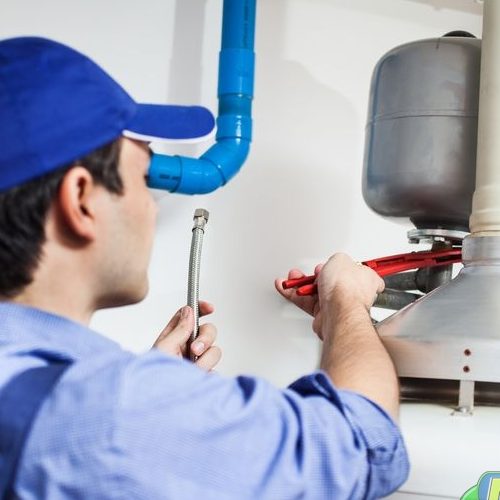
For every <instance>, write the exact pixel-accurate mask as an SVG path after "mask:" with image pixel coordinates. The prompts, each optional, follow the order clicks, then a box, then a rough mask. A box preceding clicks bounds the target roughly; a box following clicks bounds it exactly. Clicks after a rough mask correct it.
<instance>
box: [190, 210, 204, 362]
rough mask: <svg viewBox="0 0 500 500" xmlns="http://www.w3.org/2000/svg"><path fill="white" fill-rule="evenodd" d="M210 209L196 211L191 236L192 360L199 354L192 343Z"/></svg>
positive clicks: (195, 335)
mask: <svg viewBox="0 0 500 500" xmlns="http://www.w3.org/2000/svg"><path fill="white" fill-rule="evenodd" d="M208 215H209V214H208V211H207V210H205V209H203V208H197V209H196V210H195V212H194V216H193V220H194V225H193V235H192V238H191V252H190V254H189V275H188V294H187V305H188V306H190V307H191V308H192V309H193V312H194V329H193V332H192V333H191V336H190V338H189V341H188V345H187V348H188V349H187V356H189V358H190V359H191V361H196V359H197V356H194V355H193V354H191V343H192V342H193V341H194V340H195V339H196V337H197V336H198V331H199V328H200V310H199V300H200V264H201V248H202V245H203V235H204V234H205V226H206V224H207V222H208Z"/></svg>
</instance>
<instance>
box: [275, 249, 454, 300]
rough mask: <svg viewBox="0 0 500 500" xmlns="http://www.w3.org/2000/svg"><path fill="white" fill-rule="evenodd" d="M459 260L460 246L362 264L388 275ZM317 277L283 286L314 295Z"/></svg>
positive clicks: (288, 281) (301, 294)
mask: <svg viewBox="0 0 500 500" xmlns="http://www.w3.org/2000/svg"><path fill="white" fill-rule="evenodd" d="M457 262H462V250H461V249H460V248H452V249H449V250H437V251H432V250H426V251H423V252H410V253H401V254H398V255H391V256H389V257H381V258H379V259H373V260H366V261H364V262H362V263H361V264H363V265H364V266H368V267H370V268H371V269H373V270H374V271H376V272H377V274H378V275H379V276H388V275H389V274H396V273H401V272H403V271H409V270H410V269H420V268H423V267H435V266H445V265H449V264H455V263H457ZM316 278H317V276H303V277H302V278H297V279H292V280H285V281H283V283H282V286H283V288H284V289H285V290H286V289H287V288H296V289H297V290H296V291H297V295H300V296H304V295H314V294H315V293H317V291H318V290H317V286H316V284H315V281H316Z"/></svg>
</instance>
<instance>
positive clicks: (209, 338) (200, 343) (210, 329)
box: [191, 323, 217, 356]
mask: <svg viewBox="0 0 500 500" xmlns="http://www.w3.org/2000/svg"><path fill="white" fill-rule="evenodd" d="M216 337H217V328H216V327H215V326H214V325H212V324H211V323H206V324H204V325H201V326H200V330H199V334H198V336H197V337H196V340H195V341H194V342H193V343H192V344H191V351H192V353H193V354H195V355H196V356H201V355H202V354H203V353H204V352H205V351H206V350H207V349H209V348H210V347H211V346H212V345H213V343H214V342H215V339H216Z"/></svg>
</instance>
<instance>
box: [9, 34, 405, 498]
mask: <svg viewBox="0 0 500 500" xmlns="http://www.w3.org/2000/svg"><path fill="white" fill-rule="evenodd" d="M212 127H213V119H212V117H211V115H210V114H209V113H208V112H207V111H206V110H204V109H202V108H185V109H181V108H176V107H167V106H152V105H138V104H136V103H135V102H134V101H133V100H132V99H131V98H130V97H129V96H128V95H127V94H126V93H125V91H123V89H121V87H119V86H118V84H117V83H116V82H114V81H113V80H112V79H111V78H110V77H109V76H108V75H107V74H105V73H104V72H103V71H102V70H101V69H100V68H99V67H98V66H96V65H95V64H94V63H93V62H92V61H90V60H89V59H87V58H86V57H85V56H83V55H81V54H79V53H78V52H76V51H74V50H72V49H70V48H68V47H66V46H64V45H61V44H58V43H56V42H53V41H50V40H46V39H41V38H17V39H10V40H5V41H3V42H0V144H1V147H0V266H1V269H2V273H1V276H0V296H1V298H2V301H1V303H0V367H1V368H0V467H1V469H0V470H1V473H0V497H2V498H3V496H4V495H5V498H15V497H19V498H22V499H35V498H36V499H40V498H47V499H51V500H52V499H55V500H57V499H68V498H85V499H103V498H116V497H120V498H138V499H156V498H158V499H160V498H161V499H163V498H166V499H194V498H203V499H217V500H221V499H238V500H239V499H279V500H281V499H292V498H308V499H322V498H333V499H335V500H342V499H361V498H378V497H380V496H384V495H387V494H388V493H390V492H391V491H393V490H394V489H396V488H397V487H398V486H399V485H400V484H401V483H402V482H403V481H404V480H405V478H406V476H407V473H408V461H407V455H406V451H405V448H404V444H403V441H402V438H401V435H400V432H399V430H398V427H397V425H396V423H395V421H396V420H397V414H398V383H397V377H396V375H395V372H394V368H393V365H392V363H391V360H390V359H389V357H388V355H387V353H386V351H385V350H384V348H383V346H382V344H381V342H380V340H379V338H378V336H377V334H376V332H375V330H374V329H373V327H372V325H371V321H370V317H369V314H368V309H369V307H370V306H371V305H372V302H373V299H374V297H375V295H376V293H377V292H380V291H381V290H382V289H383V282H382V280H381V279H380V278H379V277H378V276H377V275H376V274H375V273H374V272H373V271H371V270H370V269H368V268H366V267H363V266H358V265H356V264H355V263H353V262H352V261H351V260H350V259H349V258H348V257H347V256H344V255H336V256H334V257H332V258H331V259H330V260H329V261H328V262H327V263H326V264H325V265H324V266H323V267H321V266H318V268H317V269H316V274H317V276H318V278H317V284H318V296H317V297H306V298H300V297H297V296H296V295H295V293H294V292H293V291H285V290H283V289H282V288H281V285H280V281H279V280H278V281H277V283H276V286H277V288H278V291H279V292H280V293H281V294H282V295H283V296H284V297H286V298H287V299H289V300H291V301H292V302H294V303H295V304H296V305H297V306H299V307H301V308H302V309H304V310H305V311H307V312H308V313H310V314H312V315H313V316H314V323H313V328H314V330H315V332H316V333H317V334H318V335H319V336H320V338H322V339H323V353H322V359H321V369H322V371H318V372H315V373H313V374H310V375H308V376H305V377H303V378H301V379H299V380H298V381H296V382H295V383H293V384H292V385H291V386H290V387H289V388H288V389H286V390H278V389H276V388H275V387H273V386H271V385H270V384H268V383H267V382H265V381H264V380H261V379H257V378H252V377H238V378H225V377H222V376H219V375H217V374H214V373H207V371H209V370H211V369H212V368H213V367H214V366H215V365H216V363H217V362H218V360H219V357H220V351H219V349H218V348H217V347H216V346H214V345H213V343H214V340H215V334H216V331H215V327H214V326H213V325H210V324H205V325H203V326H202V327H201V329H200V336H199V338H198V341H197V342H195V343H194V344H193V345H192V350H193V352H194V353H195V354H196V355H198V356H199V358H198V361H197V362H196V364H192V363H190V362H188V361H186V360H184V359H183V355H184V354H186V352H185V351H186V342H187V339H188V337H189V334H190V332H191V330H192V328H193V314H192V311H191V310H190V309H189V308H188V307H183V308H182V309H181V310H180V311H178V313H177V314H176V315H175V316H174V317H173V318H172V320H171V321H170V323H169V324H168V325H167V326H166V328H165V330H164V331H163V332H162V333H161V335H160V337H159V338H158V340H157V342H156V344H155V348H154V349H152V350H151V351H150V352H148V353H146V354H143V355H141V356H136V355H134V354H132V353H129V352H126V351H123V350H122V349H121V348H120V347H119V346H118V345H116V344H115V343H114V342H112V341H110V340H108V339H106V338H104V337H102V336H100V335H99V334H97V333H95V332H92V331H91V330H89V329H88V327H87V325H88V323H89V320H90V318H91V316H92V314H93V313H94V311H96V310H97V309H101V308H105V307H114V306H119V305H124V304H131V303H134V302H138V301H140V300H141V299H142V298H144V296H145V294H146V292H147V288H148V285H147V272H146V271H147V265H148V260H149V254H150V249H151V245H152V239H153V231H154V222H155V216H156V207H155V205H154V203H153V201H152V198H151V196H150V194H149V192H148V189H147V187H146V182H145V177H146V176H147V172H148V165H149V160H150V153H149V148H148V143H147V142H143V141H138V140H135V139H132V138H131V137H143V138H144V137H156V138H162V137H163V138H169V137H170V138H172V137H174V138H179V137H196V136H203V135H205V134H206V133H207V132H209V131H210V130H211V128H212ZM301 275H302V273H301V272H300V271H298V270H292V271H290V273H289V278H295V277H299V276H301ZM200 306H201V311H202V314H209V313H210V312H212V310H213V308H212V306H211V305H210V304H208V303H205V302H203V303H201V304H200ZM196 365H197V366H196ZM332 382H333V383H332Z"/></svg>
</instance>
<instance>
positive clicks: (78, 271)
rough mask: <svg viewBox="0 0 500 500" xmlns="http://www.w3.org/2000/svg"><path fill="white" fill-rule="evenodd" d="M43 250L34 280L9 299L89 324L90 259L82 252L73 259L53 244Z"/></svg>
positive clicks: (92, 301) (91, 298) (92, 302)
mask: <svg viewBox="0 0 500 500" xmlns="http://www.w3.org/2000/svg"><path fill="white" fill-rule="evenodd" d="M48 245H50V243H48ZM50 246H52V245H50ZM44 250H45V251H44V252H43V257H42V259H41V262H40V264H39V265H38V267H37V269H36V270H35V272H34V275H33V281H32V282H31V283H30V284H29V285H28V286H27V287H25V288H24V289H23V291H22V292H21V293H19V294H18V295H16V296H15V297H14V298H13V299H9V300H11V301H12V302H15V303H18V304H23V305H26V306H30V307H35V308H37V309H42V310H44V311H47V312H50V313H53V314H57V315H59V316H64V317H66V318H69V319H71V320H73V321H76V322H77V323H81V324H82V325H85V326H88V324H89V323H90V320H91V318H92V315H93V313H94V312H95V310H96V309H97V308H96V306H95V304H96V301H95V297H94V295H93V294H92V290H93V287H92V284H91V283H90V282H89V280H90V279H92V278H91V277H92V272H90V269H88V265H89V263H88V262H86V260H85V257H84V256H83V255H81V256H79V258H76V259H75V255H71V256H69V255H68V253H67V252H65V251H64V250H61V248H60V247H59V248H58V247H57V246H55V245H54V246H52V248H50V249H49V248H47V247H45V248H44ZM49 256H50V257H49ZM70 257H71V258H70Z"/></svg>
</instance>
